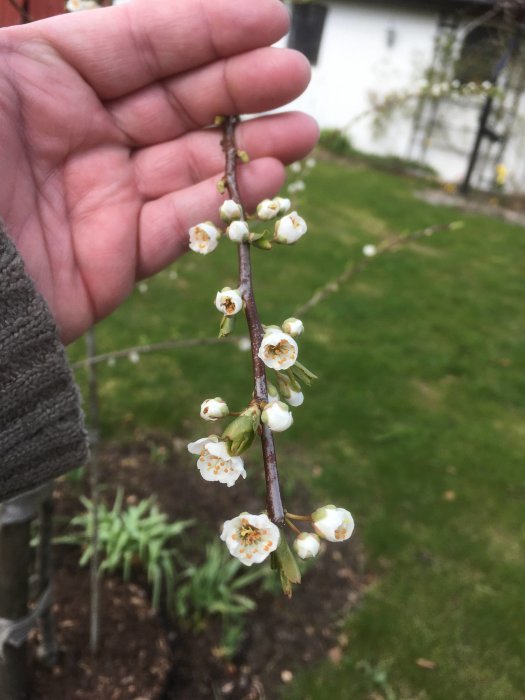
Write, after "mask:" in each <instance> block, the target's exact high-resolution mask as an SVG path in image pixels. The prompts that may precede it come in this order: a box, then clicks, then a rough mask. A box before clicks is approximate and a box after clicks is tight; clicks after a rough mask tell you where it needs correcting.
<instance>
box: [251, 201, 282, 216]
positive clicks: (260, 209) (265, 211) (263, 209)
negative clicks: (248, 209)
mask: <svg viewBox="0 0 525 700" xmlns="http://www.w3.org/2000/svg"><path fill="white" fill-rule="evenodd" d="M280 209H281V205H280V204H279V202H278V201H277V199H263V201H262V202H260V204H258V205H257V217H258V218H259V219H261V221H270V220H271V219H275V217H276V216H279V211H280Z"/></svg>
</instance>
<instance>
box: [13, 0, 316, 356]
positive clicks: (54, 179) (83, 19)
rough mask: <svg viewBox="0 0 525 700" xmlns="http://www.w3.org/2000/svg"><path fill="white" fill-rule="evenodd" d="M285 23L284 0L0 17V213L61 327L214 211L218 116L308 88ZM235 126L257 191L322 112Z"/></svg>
mask: <svg viewBox="0 0 525 700" xmlns="http://www.w3.org/2000/svg"><path fill="white" fill-rule="evenodd" d="M287 26H288V18H287V12H286V10H285V8H284V7H283V6H282V4H281V3H280V2H279V1H278V0H257V2H254V1H253V0H241V1H239V0H177V2H176V3H175V2H173V3H171V2H150V1H149V0H134V1H133V2H131V3H130V4H128V5H121V6H117V7H112V8H106V9H101V10H90V11H85V12H79V13H75V14H71V15H61V16H59V17H54V18H51V19H48V20H44V21H41V22H35V23H33V24H27V25H23V26H18V27H10V28H7V29H2V30H0V113H1V114H2V127H1V130H0V158H1V163H2V177H1V178H0V216H1V217H2V218H3V219H4V220H5V221H6V223H7V226H8V230H9V233H10V236H11V237H12V238H13V240H14V242H15V244H16V246H17V248H18V250H19V252H20V253H21V255H22V257H23V258H24V261H25V264H26V268H27V271H28V273H29V275H30V276H31V277H32V278H33V280H34V281H35V283H36V285H37V287H38V289H39V290H40V291H41V293H42V294H43V295H44V297H45V298H46V300H47V302H48V304H49V306H50V308H51V311H52V313H53V314H54V316H55V319H56V321H57V323H58V325H59V328H60V332H61V336H62V340H63V341H64V342H66V343H67V342H70V341H72V340H74V339H75V338H77V337H78V336H79V335H81V334H82V333H83V332H84V331H85V330H87V329H88V328H89V327H90V326H91V325H92V324H93V323H95V322H96V321H97V320H99V319H101V318H103V317H104V316H106V315H107V314H109V313H110V312H111V311H113V310H114V309H115V308H116V307H117V306H118V305H119V304H120V303H121V302H122V301H123V300H124V299H125V297H126V296H127V295H128V294H129V293H130V292H131V290H132V288H133V285H134V284H135V282H136V280H137V279H140V278H142V277H146V276H149V275H152V274H154V273H155V272H157V271H158V270H160V269H162V268H163V267H164V266H166V265H168V264H169V263H170V262H171V261H173V260H174V259H176V258H177V257H178V256H179V255H180V254H181V253H183V252H184V251H185V250H186V247H187V231H188V228H189V227H190V226H191V225H193V224H195V222H196V221H202V220H206V219H214V218H216V212H217V210H218V206H219V203H220V200H221V198H220V196H219V194H218V192H217V189H216V183H217V181H218V180H219V179H220V177H221V175H222V174H223V169H224V164H223V161H222V158H221V149H220V148H219V141H220V132H219V131H218V130H216V129H208V128H206V129H205V128H204V127H206V126H208V125H209V124H210V123H212V121H213V117H214V116H215V115H217V114H240V113H254V112H263V111H265V110H269V109H272V108H275V107H277V106H280V105H282V104H285V103H287V102H289V101H290V100H291V99H293V98H295V97H296V96H297V95H299V94H300V93H301V92H302V91H303V90H304V88H305V87H306V85H307V83H308V79H309V66H308V63H307V61H306V59H304V58H303V56H302V55H301V54H298V53H297V52H294V51H289V50H281V49H274V48H270V47H269V46H268V45H269V44H271V43H273V42H275V41H276V40H277V39H278V38H279V37H280V36H282V35H283V34H284V33H285V32H286V30H287ZM237 134H238V139H239V147H240V148H243V149H244V150H246V151H247V152H248V153H249V155H250V157H251V159H252V160H251V162H250V163H249V164H247V165H244V166H243V167H242V168H241V169H240V185H241V189H242V193H243V198H244V199H245V201H246V204H247V206H248V207H251V206H254V205H255V204H256V203H257V202H258V201H260V200H261V199H263V198H264V197H267V196H271V195H272V194H275V193H276V192H277V191H278V189H279V188H280V187H281V185H282V183H283V181H284V168H283V165H282V163H287V162H292V161H294V160H297V159H298V158H301V157H303V156H304V155H305V154H306V153H307V152H308V151H309V150H310V149H311V148H312V146H313V145H314V143H315V140H316V138H317V126H316V125H315V123H314V122H313V121H312V120H311V119H310V118H308V117H306V116H305V115H302V114H299V113H291V114H281V115H277V116H272V117H261V118H258V119H256V120H252V121H249V122H246V123H244V124H242V125H241V126H240V127H239V128H238V130H237Z"/></svg>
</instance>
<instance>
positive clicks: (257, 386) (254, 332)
mask: <svg viewBox="0 0 525 700" xmlns="http://www.w3.org/2000/svg"><path fill="white" fill-rule="evenodd" d="M238 121H239V119H238V117H226V121H225V123H224V135H223V139H222V148H223V151H224V156H225V159H226V175H225V180H226V187H227V188H228V192H229V194H230V197H231V198H232V199H233V200H234V201H235V202H237V204H240V205H241V206H242V201H241V196H240V193H239V186H238V184H237V172H236V166H237V147H236V145H235V127H236V125H237V123H238ZM239 290H240V293H241V295H242V298H243V300H244V304H245V312H246V320H247V323H248V329H249V332H250V340H251V345H252V349H251V350H252V366H253V378H254V399H255V400H256V401H260V402H266V401H268V387H267V384H266V371H265V368H264V362H263V361H262V360H261V359H260V357H259V356H258V352H259V348H260V346H261V342H262V339H263V336H264V330H263V327H262V324H261V321H260V319H259V313H258V311H257V305H256V303H255V296H254V292H253V283H252V267H251V255H250V245H249V244H248V243H239ZM261 444H262V452H263V460H264V475H265V479H266V510H267V512H268V517H269V518H270V520H271V521H272V522H274V523H275V524H276V525H280V526H281V525H282V524H283V523H284V509H283V504H282V499H281V490H280V486H279V473H278V471H277V459H276V455H275V445H274V441H273V435H272V431H271V430H270V429H269V428H268V426H266V425H263V426H262V431H261Z"/></svg>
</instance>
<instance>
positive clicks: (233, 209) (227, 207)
mask: <svg viewBox="0 0 525 700" xmlns="http://www.w3.org/2000/svg"><path fill="white" fill-rule="evenodd" d="M219 216H220V217H221V219H222V220H223V221H226V222H227V223H230V221H234V219H240V218H241V217H242V207H241V205H240V204H237V202H236V201H235V200H233V199H226V200H224V202H223V203H222V204H221V206H220V209H219Z"/></svg>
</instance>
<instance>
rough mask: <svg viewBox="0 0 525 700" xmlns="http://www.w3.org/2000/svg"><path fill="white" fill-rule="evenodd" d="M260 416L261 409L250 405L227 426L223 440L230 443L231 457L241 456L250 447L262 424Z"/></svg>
mask: <svg viewBox="0 0 525 700" xmlns="http://www.w3.org/2000/svg"><path fill="white" fill-rule="evenodd" d="M260 416H261V412H260V410H259V408H258V407H257V406H255V405H254V404H250V405H249V406H248V408H246V409H245V410H244V411H243V412H242V413H241V415H240V416H238V417H237V418H236V419H235V420H233V421H232V422H231V423H230V424H229V425H228V426H227V428H226V430H225V431H224V432H223V434H222V437H221V439H222V440H225V441H226V442H227V443H228V446H229V452H230V454H231V455H235V456H236V455H240V454H242V453H243V452H245V451H246V450H247V449H248V448H249V447H250V445H251V444H252V442H253V439H254V437H255V433H256V431H257V428H258V427H259V425H260V422H261V420H260Z"/></svg>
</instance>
